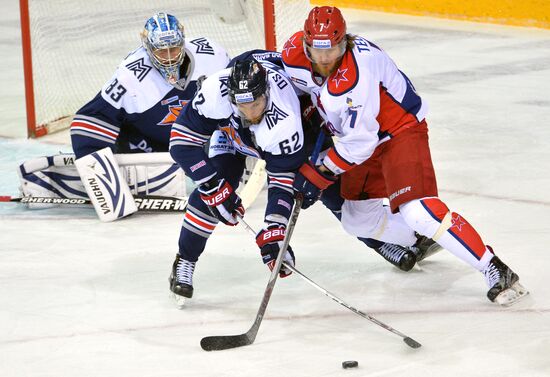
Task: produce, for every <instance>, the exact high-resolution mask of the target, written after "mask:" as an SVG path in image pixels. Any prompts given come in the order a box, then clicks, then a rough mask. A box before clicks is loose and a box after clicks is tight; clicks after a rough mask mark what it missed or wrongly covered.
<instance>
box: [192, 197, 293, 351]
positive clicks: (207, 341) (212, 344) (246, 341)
mask: <svg viewBox="0 0 550 377" xmlns="http://www.w3.org/2000/svg"><path fill="white" fill-rule="evenodd" d="M302 201H303V198H302V197H301V196H299V197H298V198H296V201H295V203H294V208H293V210H292V213H291V215H290V220H289V223H288V227H287V231H286V235H285V238H284V240H283V245H282V247H281V249H280V250H279V255H278V256H277V259H276V261H275V266H274V267H273V270H271V275H270V276H269V281H268V283H267V287H266V288H265V292H264V297H263V299H262V302H261V303H260V308H259V309H258V314H256V319H255V320H254V323H253V324H252V326H251V327H250V329H249V330H248V331H247V332H245V333H244V334H240V335H218V336H207V337H205V338H202V339H201V347H202V349H203V350H205V351H221V350H226V349H230V348H237V347H242V346H247V345H250V344H252V343H254V340H255V339H256V335H258V330H259V329H260V325H261V324H262V320H263V318H264V314H265V311H266V309H267V305H268V304H269V299H270V298H271V293H273V288H274V287H275V282H276V281H277V277H278V276H279V270H280V269H281V265H282V264H283V258H284V255H285V253H286V250H287V248H288V244H289V243H290V237H291V236H292V232H293V231H294V227H295V226H296V221H297V220H298V215H299V214H300V209H301V207H302Z"/></svg>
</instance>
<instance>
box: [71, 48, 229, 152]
mask: <svg viewBox="0 0 550 377" xmlns="http://www.w3.org/2000/svg"><path fill="white" fill-rule="evenodd" d="M185 54H186V57H185V60H184V67H185V68H186V73H185V75H184V76H185V77H186V79H187V81H186V84H185V87H184V90H180V89H177V88H175V87H173V86H172V85H170V84H169V83H168V82H167V81H166V80H165V79H164V78H163V77H162V75H161V74H160V73H159V72H158V71H157V69H156V68H154V66H153V64H152V63H151V61H150V59H149V57H148V56H147V53H146V51H145V49H144V48H143V47H140V48H138V49H137V50H135V51H133V52H132V53H130V54H129V55H128V56H127V57H126V58H125V59H124V61H122V63H120V65H119V66H118V68H117V70H116V72H115V74H114V75H113V77H112V78H111V79H110V80H109V82H107V83H106V84H105V85H104V86H103V88H102V89H101V91H100V92H99V93H98V94H97V95H96V96H95V98H94V99H92V100H91V101H90V102H89V103H87V104H86V105H85V106H84V107H82V108H81V109H80V110H78V112H77V113H76V115H75V117H74V119H73V121H72V123H71V140H72V145H73V150H74V152H75V155H76V157H77V158H80V157H82V156H84V155H87V154H89V153H92V152H94V151H97V150H99V149H102V148H105V147H111V148H112V149H113V150H114V151H115V152H126V153H128V152H166V151H168V145H169V139H170V128H171V126H172V123H173V122H174V121H175V120H176V118H177V117H178V115H179V113H180V111H181V109H182V108H183V106H185V104H186V103H187V102H188V101H189V100H190V99H191V98H192V97H193V95H194V94H195V92H196V90H197V82H198V80H199V82H200V81H201V80H203V79H204V78H205V77H208V76H209V75H210V74H211V73H214V72H217V71H219V70H220V69H223V68H224V67H226V66H227V63H228V62H229V57H228V55H227V53H226V52H225V50H224V49H222V48H221V47H219V46H218V45H216V44H215V43H213V42H212V41H210V40H209V39H207V38H197V39H191V40H186V41H185ZM119 146H121V147H122V148H123V149H122V150H119Z"/></svg>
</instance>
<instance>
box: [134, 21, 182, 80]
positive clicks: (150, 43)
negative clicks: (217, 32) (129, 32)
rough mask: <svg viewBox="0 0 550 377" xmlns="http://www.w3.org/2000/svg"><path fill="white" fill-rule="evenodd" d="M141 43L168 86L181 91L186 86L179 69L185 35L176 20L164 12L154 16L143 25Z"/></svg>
mask: <svg viewBox="0 0 550 377" xmlns="http://www.w3.org/2000/svg"><path fill="white" fill-rule="evenodd" d="M141 42H142V45H143V48H145V50H146V51H147V55H149V58H150V59H151V62H152V63H153V65H154V66H155V68H156V69H158V71H159V72H160V74H161V75H162V76H163V77H164V78H165V79H166V80H167V81H168V83H169V84H170V85H172V86H174V87H176V88H178V89H181V90H183V89H184V88H185V86H186V85H185V78H184V77H181V75H180V67H181V65H182V64H183V59H184V58H185V47H184V43H185V34H184V32H183V25H182V24H181V23H180V22H179V21H178V19H177V18H176V17H174V16H172V15H171V14H167V13H164V12H160V13H157V14H155V15H154V16H153V17H151V18H149V19H148V20H147V22H146V23H145V28H144V29H143V32H142V33H141Z"/></svg>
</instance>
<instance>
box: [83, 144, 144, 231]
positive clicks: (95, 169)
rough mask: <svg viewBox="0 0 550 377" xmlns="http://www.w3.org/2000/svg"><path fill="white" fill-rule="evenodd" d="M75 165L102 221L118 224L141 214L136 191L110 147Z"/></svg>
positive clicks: (87, 156)
mask: <svg viewBox="0 0 550 377" xmlns="http://www.w3.org/2000/svg"><path fill="white" fill-rule="evenodd" d="M75 166H76V168H77V170H78V173H79V174H80V178H81V180H82V184H83V185H84V188H85V189H86V193H87V194H88V197H89V198H90V200H91V201H92V204H93V206H94V208H95V210H96V213H97V215H98V216H99V219H100V220H101V221H103V222H109V221H114V220H117V219H120V218H122V217H126V216H128V215H131V214H132V213H134V212H137V210H138V209H137V206H136V203H135V202H134V198H133V196H132V192H131V191H130V188H129V187H128V184H127V183H126V181H125V180H124V178H123V177H122V175H121V173H120V168H119V166H118V163H117V161H116V160H115V156H114V155H113V152H112V151H111V149H110V148H104V149H101V150H99V151H97V152H94V153H90V154H89V155H86V156H84V157H82V158H79V159H77V160H76V161H75Z"/></svg>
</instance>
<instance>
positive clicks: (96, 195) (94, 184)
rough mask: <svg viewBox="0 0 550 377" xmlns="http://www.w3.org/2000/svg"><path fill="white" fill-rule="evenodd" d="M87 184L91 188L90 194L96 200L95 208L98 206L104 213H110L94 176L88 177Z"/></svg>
mask: <svg viewBox="0 0 550 377" xmlns="http://www.w3.org/2000/svg"><path fill="white" fill-rule="evenodd" d="M88 184H89V185H90V188H91V189H92V196H93V197H94V198H95V199H96V200H97V206H96V209H97V208H99V209H100V210H101V212H103V214H104V215H106V214H108V213H111V209H110V208H109V203H107V199H105V195H103V190H102V189H101V187H100V186H99V183H98V182H97V180H96V179H95V178H94V177H90V178H88Z"/></svg>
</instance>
